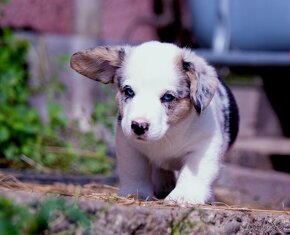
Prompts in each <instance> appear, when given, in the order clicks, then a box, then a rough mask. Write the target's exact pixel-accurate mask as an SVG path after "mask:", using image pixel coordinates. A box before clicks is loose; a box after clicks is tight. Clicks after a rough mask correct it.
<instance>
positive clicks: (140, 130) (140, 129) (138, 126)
mask: <svg viewBox="0 0 290 235" xmlns="http://www.w3.org/2000/svg"><path fill="white" fill-rule="evenodd" d="M131 128H132V130H133V131H134V133H135V134H136V135H139V136H140V135H144V134H145V132H146V131H148V129H149V123H148V122H136V121H132V123H131Z"/></svg>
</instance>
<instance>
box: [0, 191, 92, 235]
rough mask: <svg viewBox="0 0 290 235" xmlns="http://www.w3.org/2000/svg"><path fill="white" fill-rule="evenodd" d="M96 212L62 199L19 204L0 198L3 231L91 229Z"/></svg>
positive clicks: (71, 231)
mask: <svg viewBox="0 0 290 235" xmlns="http://www.w3.org/2000/svg"><path fill="white" fill-rule="evenodd" d="M93 218H94V215H89V214H88V213H86V212H85V211H83V210H81V209H80V208H79V207H78V206H77V205H76V204H75V203H73V202H66V201H64V200H63V199H48V200H46V201H44V202H41V203H39V204H37V205H19V204H17V203H15V202H14V201H12V200H11V199H7V198H5V197H3V196H2V197H0V234H1V235H18V234H19V235H20V234H58V233H59V234H76V233H77V232H80V231H82V232H83V233H85V232H89V230H90V225H91V222H90V220H92V219H93Z"/></svg>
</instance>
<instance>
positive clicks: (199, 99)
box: [182, 49, 219, 114]
mask: <svg viewBox="0 0 290 235" xmlns="http://www.w3.org/2000/svg"><path fill="white" fill-rule="evenodd" d="M182 53H183V55H182V58H183V61H182V65H183V70H184V71H185V73H186V75H187V77H188V78H189V80H190V96H191V99H192V102H193V105H194V107H195V109H196V111H197V113H199V114H200V113H201V112H202V111H203V110H204V109H205V108H206V107H207V106H208V105H209V103H210V101H211V100H212V98H213V96H214V94H215V91H216V90H217V87H218V83H219V80H218V76H217V73H216V71H215V69H214V68H213V67H211V66H209V65H208V64H207V63H206V62H205V60H204V59H202V58H200V57H199V56H197V55H196V54H195V53H194V52H192V51H190V50H189V49H183V51H182Z"/></svg>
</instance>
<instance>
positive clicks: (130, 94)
mask: <svg viewBox="0 0 290 235" xmlns="http://www.w3.org/2000/svg"><path fill="white" fill-rule="evenodd" d="M123 92H124V94H125V96H127V97H128V98H132V97H134V95H135V93H134V91H133V90H132V88H131V87H129V86H125V87H124V89H123Z"/></svg>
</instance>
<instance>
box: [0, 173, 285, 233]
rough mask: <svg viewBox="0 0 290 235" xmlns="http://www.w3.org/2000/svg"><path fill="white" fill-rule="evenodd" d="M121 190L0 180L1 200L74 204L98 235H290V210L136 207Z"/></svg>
mask: <svg viewBox="0 0 290 235" xmlns="http://www.w3.org/2000/svg"><path fill="white" fill-rule="evenodd" d="M116 191H117V188H116V187H112V186H107V185H100V184H87V185H82V186H80V185H73V184H60V183H57V184H49V185H43V184H37V183H23V182H20V181H19V180H18V179H16V178H15V177H13V176H10V175H2V176H1V175H0V195H4V196H6V197H9V198H14V199H15V200H16V201H17V202H20V203H31V202H34V203H38V202H40V201H42V200H43V199H44V198H47V197H63V198H66V200H76V199H77V200H76V201H77V203H78V205H79V206H80V207H81V208H82V209H84V210H85V211H86V212H88V213H90V214H97V215H98V216H97V219H96V220H95V221H93V225H92V226H93V230H92V231H95V234H290V210H288V209H284V210H266V209H258V208H246V207H243V206H242V205H240V206H234V205H226V204H225V203H221V202H219V203H213V204H212V205H200V206H196V207H189V208H179V207H177V206H172V205H166V204H165V203H164V202H163V201H162V200H160V201H154V202H146V201H138V200H135V199H133V198H124V197H118V196H117V195H116Z"/></svg>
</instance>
